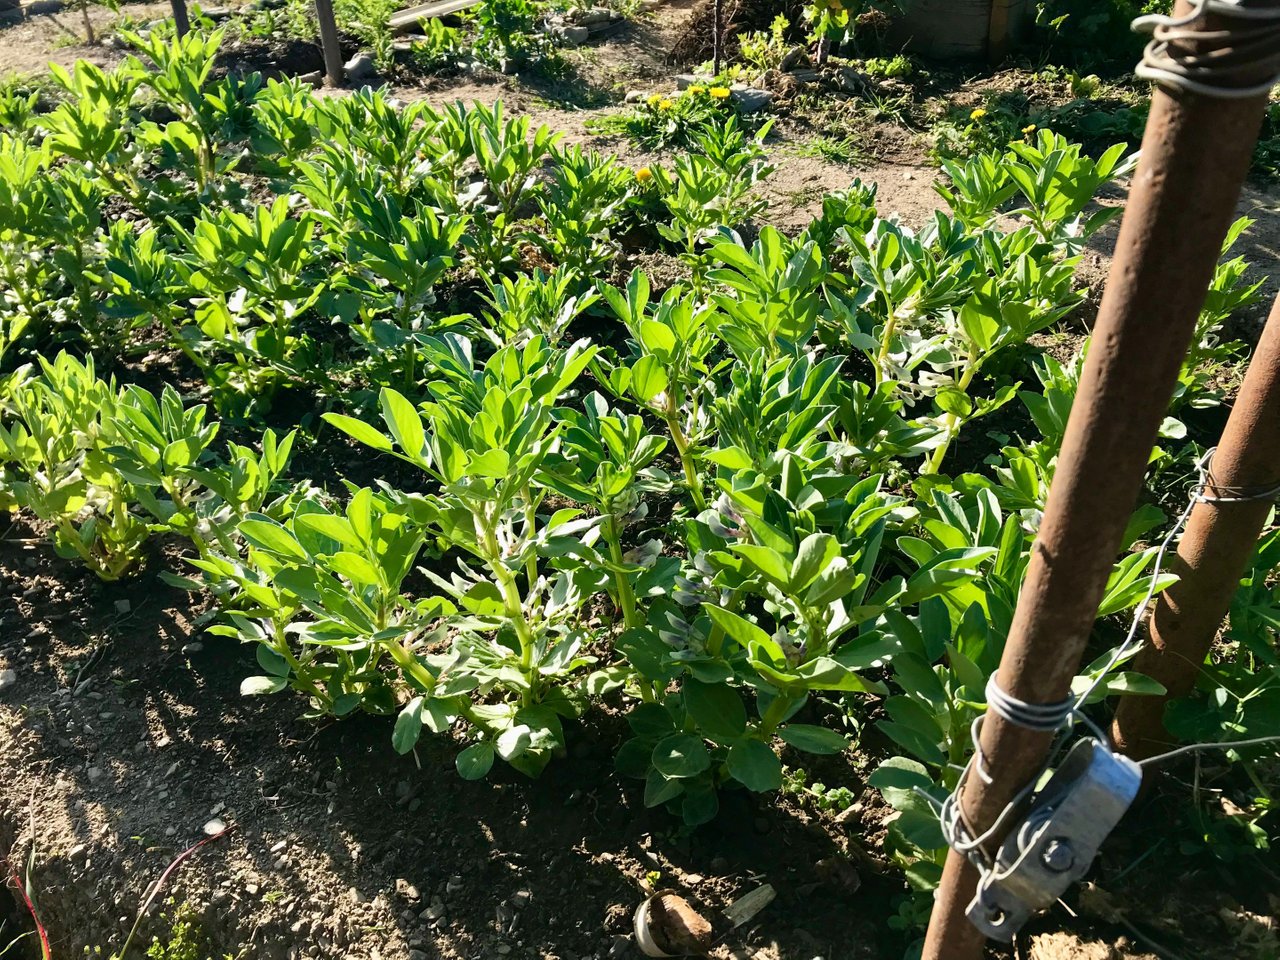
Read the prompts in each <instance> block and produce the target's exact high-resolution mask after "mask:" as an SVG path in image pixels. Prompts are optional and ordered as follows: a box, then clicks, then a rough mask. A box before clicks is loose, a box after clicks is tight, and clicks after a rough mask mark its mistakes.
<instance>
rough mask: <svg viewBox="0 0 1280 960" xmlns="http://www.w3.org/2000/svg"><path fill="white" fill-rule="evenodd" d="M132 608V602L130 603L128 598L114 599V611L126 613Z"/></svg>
mask: <svg viewBox="0 0 1280 960" xmlns="http://www.w3.org/2000/svg"><path fill="white" fill-rule="evenodd" d="M132 609H133V604H131V603H130V602H129V601H128V600H117V601H116V613H121V614H124V613H128V612H129V611H130V610H132Z"/></svg>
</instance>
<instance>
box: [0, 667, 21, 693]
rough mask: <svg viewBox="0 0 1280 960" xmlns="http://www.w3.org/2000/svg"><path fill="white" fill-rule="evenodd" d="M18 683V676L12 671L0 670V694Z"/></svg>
mask: <svg viewBox="0 0 1280 960" xmlns="http://www.w3.org/2000/svg"><path fill="white" fill-rule="evenodd" d="M17 682H18V674H17V673H16V672H14V671H13V670H0V693H3V692H4V691H6V690H8V689H9V688H10V687H12V686H13V685H14V684H16V683H17Z"/></svg>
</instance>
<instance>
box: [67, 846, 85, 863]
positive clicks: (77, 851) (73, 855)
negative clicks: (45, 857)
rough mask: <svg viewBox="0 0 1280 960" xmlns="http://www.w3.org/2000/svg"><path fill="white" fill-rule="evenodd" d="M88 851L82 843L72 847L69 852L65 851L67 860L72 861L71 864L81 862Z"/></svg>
mask: <svg viewBox="0 0 1280 960" xmlns="http://www.w3.org/2000/svg"><path fill="white" fill-rule="evenodd" d="M88 850H89V848H88V847H87V846H85V845H84V844H83V843H77V844H76V845H75V846H74V847H72V848H71V849H70V850H68V851H67V858H68V859H69V860H72V861H73V862H74V861H76V860H83V859H84V858H85V854H86V853H87V852H88Z"/></svg>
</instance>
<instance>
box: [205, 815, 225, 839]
mask: <svg viewBox="0 0 1280 960" xmlns="http://www.w3.org/2000/svg"><path fill="white" fill-rule="evenodd" d="M226 829H227V823H226V821H225V820H223V819H221V818H219V817H214V818H213V819H212V820H210V821H209V822H208V823H206V824H205V825H204V833H205V836H209V837H212V836H214V835H216V834H219V833H222V832H223V831H224V830H226Z"/></svg>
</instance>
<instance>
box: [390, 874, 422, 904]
mask: <svg viewBox="0 0 1280 960" xmlns="http://www.w3.org/2000/svg"><path fill="white" fill-rule="evenodd" d="M396 893H397V894H398V895H400V896H402V897H404V898H405V899H406V900H421V899H422V894H421V893H419V892H418V888H417V887H415V886H414V885H413V884H412V883H410V882H409V881H408V880H406V879H404V878H403V877H400V878H398V879H397V880H396Z"/></svg>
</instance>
